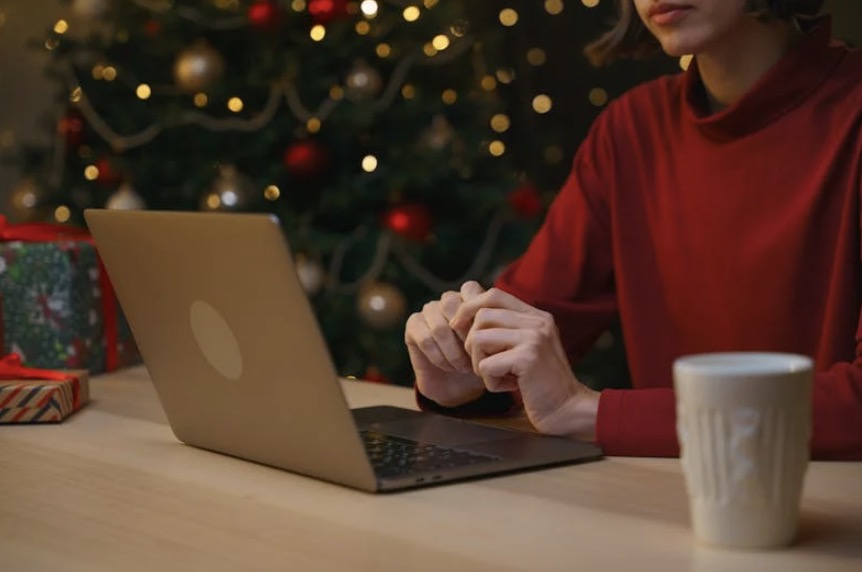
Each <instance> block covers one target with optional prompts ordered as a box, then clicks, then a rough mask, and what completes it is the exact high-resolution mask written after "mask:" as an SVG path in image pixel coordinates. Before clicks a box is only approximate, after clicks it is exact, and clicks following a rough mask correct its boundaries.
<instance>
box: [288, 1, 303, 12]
mask: <svg viewBox="0 0 862 572" xmlns="http://www.w3.org/2000/svg"><path fill="white" fill-rule="evenodd" d="M290 8H291V9H292V10H293V11H294V12H302V11H304V10H305V0H293V2H291V3H290Z"/></svg>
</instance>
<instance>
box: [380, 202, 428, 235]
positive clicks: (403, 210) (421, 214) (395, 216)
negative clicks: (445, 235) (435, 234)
mask: <svg viewBox="0 0 862 572" xmlns="http://www.w3.org/2000/svg"><path fill="white" fill-rule="evenodd" d="M383 225H384V226H385V227H386V228H388V229H389V230H391V231H392V232H394V233H396V234H398V235H400V236H403V237H404V238H407V239H410V240H415V241H416V242H422V241H424V240H425V239H427V238H428V235H430V234H431V226H432V223H431V214H430V213H429V212H428V208H427V207H425V205H418V204H405V205H398V206H394V207H392V208H391V209H389V210H388V211H387V212H386V214H385V215H384V216H383Z"/></svg>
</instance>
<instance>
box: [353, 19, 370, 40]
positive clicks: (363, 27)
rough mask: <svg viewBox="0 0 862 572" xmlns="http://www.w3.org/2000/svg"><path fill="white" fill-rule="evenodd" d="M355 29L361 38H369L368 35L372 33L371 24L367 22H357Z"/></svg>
mask: <svg viewBox="0 0 862 572" xmlns="http://www.w3.org/2000/svg"><path fill="white" fill-rule="evenodd" d="M354 29H355V30H356V33H357V34H359V35H360V36H367V35H368V33H369V32H371V24H369V23H368V22H366V21H365V20H360V21H359V22H356V27H355V28H354Z"/></svg>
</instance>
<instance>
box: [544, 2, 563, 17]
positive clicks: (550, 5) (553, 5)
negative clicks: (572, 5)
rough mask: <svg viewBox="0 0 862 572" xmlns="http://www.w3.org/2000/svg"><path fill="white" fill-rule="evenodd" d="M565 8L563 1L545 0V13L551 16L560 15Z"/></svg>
mask: <svg viewBox="0 0 862 572" xmlns="http://www.w3.org/2000/svg"><path fill="white" fill-rule="evenodd" d="M563 8H564V6H563V0H545V12H547V13H548V14H550V15H551V16H556V15H557V14H560V13H561V12H562V11H563Z"/></svg>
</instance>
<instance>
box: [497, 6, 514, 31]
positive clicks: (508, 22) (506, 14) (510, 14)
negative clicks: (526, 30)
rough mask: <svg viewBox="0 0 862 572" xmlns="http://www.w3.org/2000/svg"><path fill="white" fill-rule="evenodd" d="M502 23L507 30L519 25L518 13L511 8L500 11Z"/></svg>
mask: <svg viewBox="0 0 862 572" xmlns="http://www.w3.org/2000/svg"><path fill="white" fill-rule="evenodd" d="M499 17H500V23H501V24H503V25H504V26H506V27H507V28H511V27H512V26H514V25H515V24H517V23H518V13H517V12H516V11H515V10H513V9H511V8H504V9H502V10H500V16H499Z"/></svg>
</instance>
